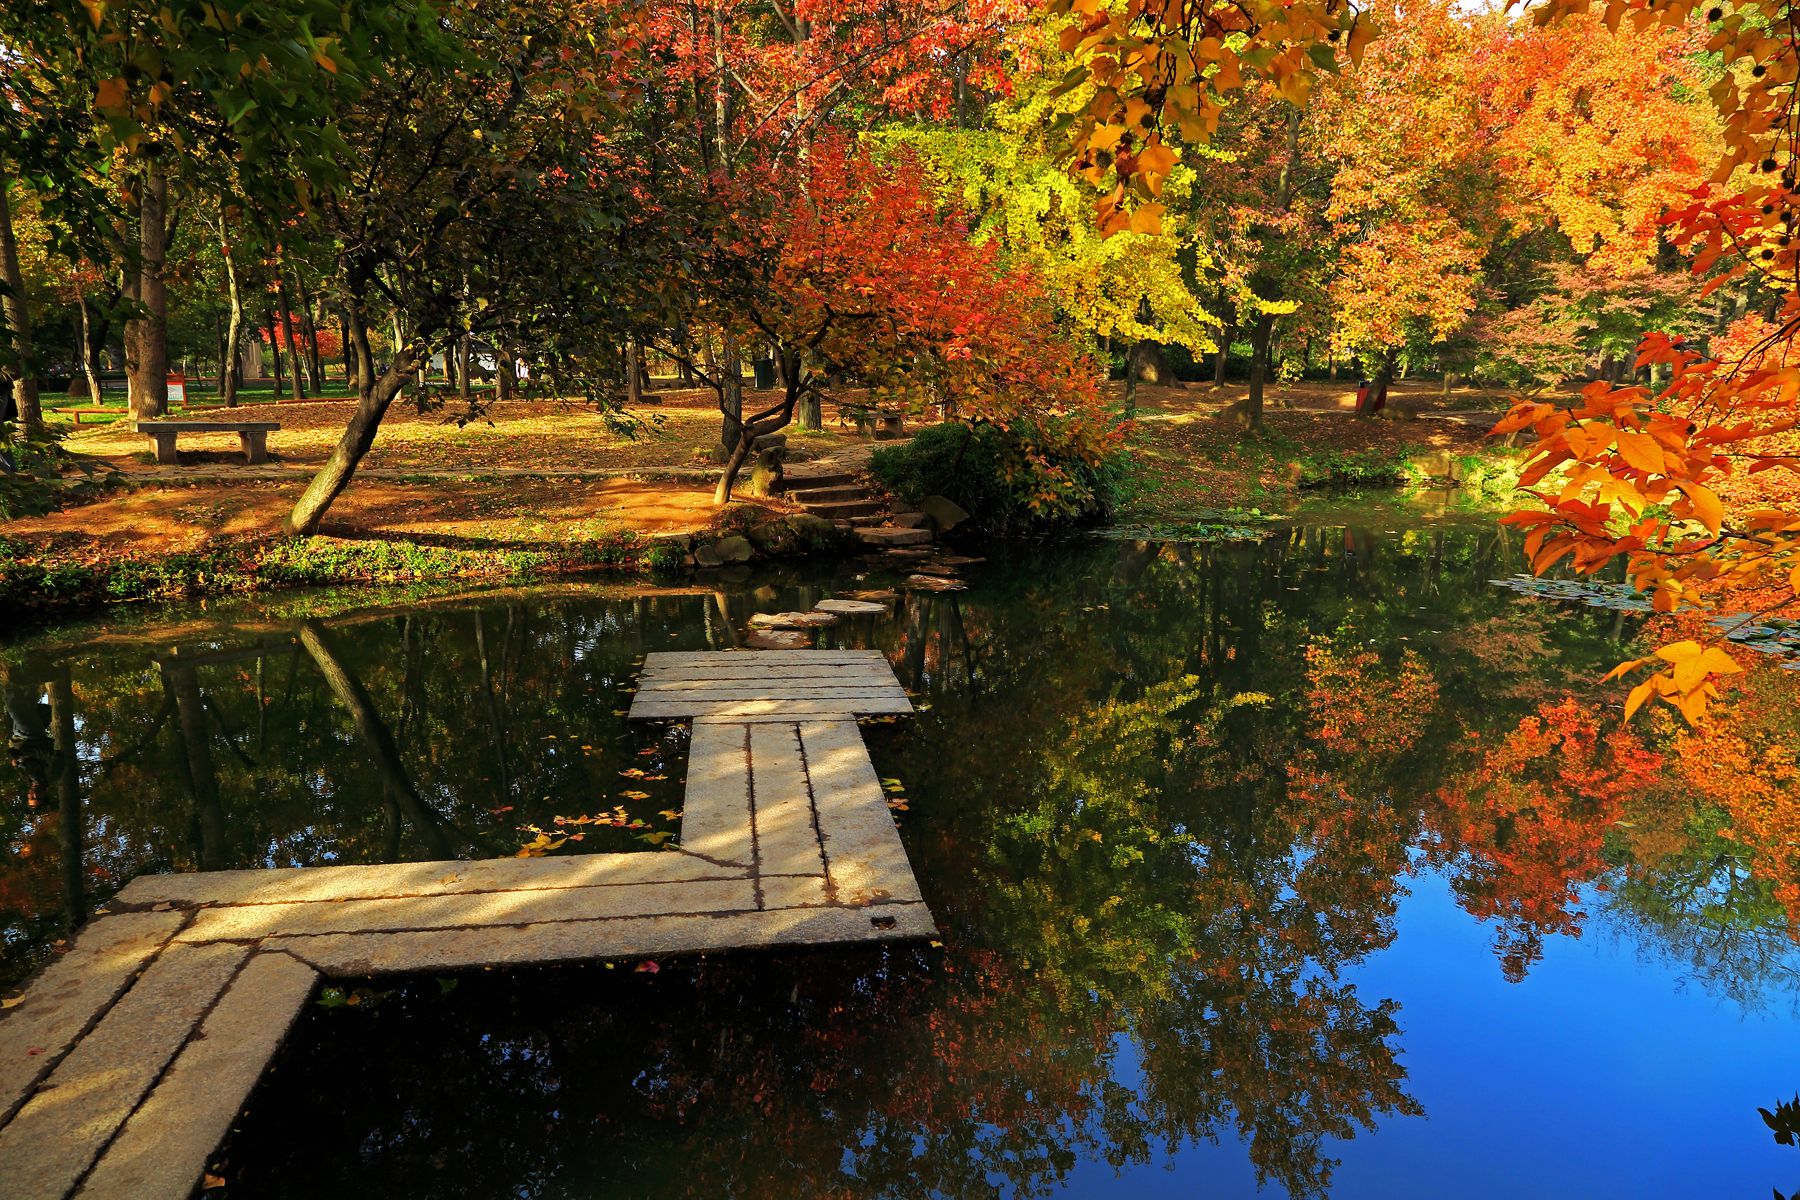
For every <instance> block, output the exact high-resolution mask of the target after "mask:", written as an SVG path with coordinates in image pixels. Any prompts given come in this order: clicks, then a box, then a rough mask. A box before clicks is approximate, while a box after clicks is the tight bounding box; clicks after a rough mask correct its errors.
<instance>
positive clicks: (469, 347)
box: [456, 329, 475, 404]
mask: <svg viewBox="0 0 1800 1200" xmlns="http://www.w3.org/2000/svg"><path fill="white" fill-rule="evenodd" d="M474 343H475V337H474V335H473V334H471V333H470V332H469V331H468V330H466V329H465V330H463V335H462V336H461V337H459V338H457V339H456V394H457V396H458V397H460V398H461V400H462V402H463V403H464V404H467V403H468V402H469V388H470V383H469V360H470V359H472V358H473V357H474V354H473V350H474Z"/></svg>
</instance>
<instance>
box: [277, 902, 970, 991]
mask: <svg viewBox="0 0 1800 1200" xmlns="http://www.w3.org/2000/svg"><path fill="white" fill-rule="evenodd" d="M935 936H936V927H935V926H934V925H933V924H932V920H931V913H930V912H929V911H928V910H927V909H926V907H925V906H924V905H923V904H883V905H878V906H876V907H874V908H790V909H784V910H780V911H775V912H748V913H732V914H728V915H722V916H678V917H639V918H634V919H631V920H624V921H559V922H556V923H553V924H545V925H528V926H525V927H523V928H517V929H450V930H441V931H431V932H423V933H360V934H328V935H325V936H323V937H302V938H282V939H279V941H278V942H275V943H271V944H278V945H280V946H281V947H282V948H284V949H286V950H289V951H291V952H292V953H294V954H296V955H298V956H299V957H301V958H303V959H305V960H306V961H308V962H310V963H312V964H313V965H314V966H316V967H318V968H319V969H320V970H321V971H324V972H325V973H326V974H328V975H332V976H337V977H344V976H365V975H386V974H394V973H400V972H408V971H450V970H467V969H471V968H475V967H494V966H507V965H512V964H517V963H560V962H579V961H582V960H586V959H596V958H599V959H605V958H643V957H646V956H651V955H659V954H683V953H693V952H696V951H702V950H739V949H763V948H767V947H771V946H783V945H815V944H821V943H827V942H880V941H895V940H905V939H916V938H928V937H935Z"/></svg>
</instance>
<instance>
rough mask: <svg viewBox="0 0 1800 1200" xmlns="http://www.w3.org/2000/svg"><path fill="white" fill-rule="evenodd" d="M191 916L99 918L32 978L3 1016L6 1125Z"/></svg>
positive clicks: (1, 1079) (0, 1050)
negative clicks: (87, 1030)
mask: <svg viewBox="0 0 1800 1200" xmlns="http://www.w3.org/2000/svg"><path fill="white" fill-rule="evenodd" d="M186 919H187V914H185V913H178V912H147V913H114V914H112V915H109V916H104V917H101V918H99V919H98V920H96V921H95V922H93V923H92V924H91V925H89V926H88V927H87V928H86V929H83V930H82V931H81V933H80V935H79V936H78V937H76V939H75V945H74V947H73V948H72V949H70V951H69V952H68V953H67V954H65V955H63V956H62V957H61V958H59V959H57V960H56V961H55V962H53V963H51V964H50V965H49V966H48V967H46V968H45V969H44V971H43V972H42V973H41V974H40V975H38V977H37V978H36V979H34V980H32V982H31V986H30V987H29V988H28V989H27V990H26V992H25V995H24V997H23V998H22V999H21V1000H20V1001H19V1003H17V1004H15V1005H14V1006H13V1007H11V1008H9V1009H5V1010H3V1011H0V1123H3V1122H4V1121H5V1120H6V1118H7V1117H8V1116H9V1115H11V1114H12V1112H13V1111H14V1110H15V1109H17V1108H18V1107H19V1105H20V1104H22V1103H23V1102H24V1100H25V1097H26V1095H27V1094H28V1093H29V1092H30V1091H31V1088H32V1086H33V1085H34V1084H36V1083H37V1081H38V1078H39V1077H40V1076H41V1075H42V1074H43V1073H44V1072H45V1071H46V1070H48V1069H49V1068H50V1066H51V1064H53V1063H55V1062H56V1061H57V1059H58V1058H60V1057H61V1056H62V1054H63V1052H64V1051H66V1050H67V1049H68V1048H69V1047H70V1046H72V1045H74V1044H75V1040H76V1039H77V1038H79V1037H80V1036H81V1035H82V1032H83V1031H84V1030H86V1029H87V1028H88V1026H89V1025H91V1024H93V1022H94V1020H95V1018H97V1017H98V1016H99V1015H100V1014H101V1013H102V1012H104V1011H106V1007H107V1006H108V1005H109V1004H111V1003H112V1002H113V1001H114V1000H116V999H117V998H118V997H119V995H120V994H121V993H122V992H124V990H125V989H126V988H127V987H128V986H130V984H131V981H132V979H133V978H135V977H136V975H137V973H138V971H139V970H141V969H142V968H143V966H144V964H145V963H147V962H149V961H150V958H151V956H152V955H154V954H155V953H156V952H157V950H158V949H160V948H161V947H162V945H163V943H164V942H166V941H168V940H169V939H170V938H172V937H174V936H175V931H176V930H177V929H179V928H181V923H182V922H183V921H184V920H186Z"/></svg>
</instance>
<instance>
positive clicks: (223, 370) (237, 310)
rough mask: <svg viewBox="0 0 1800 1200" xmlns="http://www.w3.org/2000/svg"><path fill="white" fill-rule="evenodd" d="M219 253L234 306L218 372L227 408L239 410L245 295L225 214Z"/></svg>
mask: <svg viewBox="0 0 1800 1200" xmlns="http://www.w3.org/2000/svg"><path fill="white" fill-rule="evenodd" d="M219 253H220V254H221V255H222V256H223V257H224V259H225V294H226V299H227V301H228V302H229V303H230V305H231V320H230V322H229V323H228V324H227V325H226V327H225V362H224V364H223V365H222V366H221V367H220V370H219V394H220V395H221V396H223V397H224V398H225V407H226V408H236V407H237V402H238V383H239V381H240V379H241V376H242V372H241V371H240V370H239V368H238V349H239V347H240V346H242V344H243V341H244V293H243V289H242V288H240V287H239V286H238V273H237V263H236V261H235V260H234V259H233V258H232V254H231V239H230V238H229V237H227V236H226V233H225V213H224V212H223V210H221V211H220V213H219Z"/></svg>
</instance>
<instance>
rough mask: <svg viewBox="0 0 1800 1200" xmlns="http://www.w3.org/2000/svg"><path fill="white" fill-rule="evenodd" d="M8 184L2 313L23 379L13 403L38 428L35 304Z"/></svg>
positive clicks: (0, 206)
mask: <svg viewBox="0 0 1800 1200" xmlns="http://www.w3.org/2000/svg"><path fill="white" fill-rule="evenodd" d="M6 191H7V182H6V180H5V179H4V178H0V285H4V287H5V288H6V303H5V304H4V305H0V312H3V313H4V314H5V316H6V325H7V328H8V329H9V330H10V331H11V333H12V349H13V356H14V357H16V358H17V359H18V362H17V363H16V364H15V365H16V366H17V367H18V371H19V377H18V378H17V379H15V380H13V385H12V394H13V403H14V404H15V405H16V406H17V409H18V416H19V423H20V424H21V425H23V426H24V427H25V428H26V429H36V428H38V427H39V426H40V425H42V424H43V423H44V414H43V411H42V409H41V408H40V407H39V405H38V384H37V366H36V364H35V363H34V362H33V359H34V358H35V357H36V355H35V353H34V350H33V347H32V344H31V305H30V303H29V302H28V301H27V300H26V299H25V276H24V272H23V271H22V270H21V269H20V267H19V244H18V242H17V241H16V240H14V238H13V226H12V210H11V208H10V207H9V206H8V205H7V203H6Z"/></svg>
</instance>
